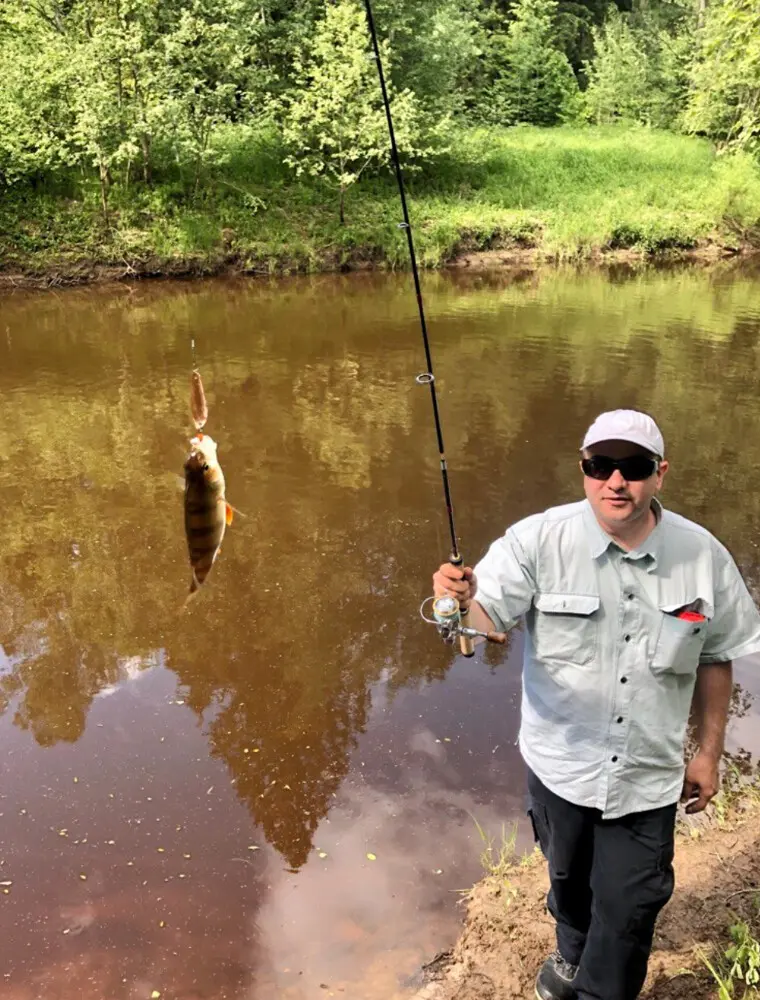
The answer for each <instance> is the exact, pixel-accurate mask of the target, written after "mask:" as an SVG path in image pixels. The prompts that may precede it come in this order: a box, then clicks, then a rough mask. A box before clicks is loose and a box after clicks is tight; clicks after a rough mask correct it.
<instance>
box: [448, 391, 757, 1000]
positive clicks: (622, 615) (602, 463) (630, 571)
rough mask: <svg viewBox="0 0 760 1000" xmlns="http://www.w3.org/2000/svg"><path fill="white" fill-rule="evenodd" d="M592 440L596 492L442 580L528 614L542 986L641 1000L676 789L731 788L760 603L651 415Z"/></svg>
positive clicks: (495, 610)
mask: <svg viewBox="0 0 760 1000" xmlns="http://www.w3.org/2000/svg"><path fill="white" fill-rule="evenodd" d="M581 454H582V458H581V463H580V464H581V470H582V472H583V476H584V480H583V481H584V487H585V493H586V500H585V501H581V502H579V503H573V504H567V505H565V506H562V507H555V508H552V509H550V510H547V511H545V512H544V513H542V514H536V515H534V516H532V517H528V518H526V519H525V520H523V521H520V522H519V523H518V524H515V525H514V526H513V527H511V528H510V529H509V530H508V531H507V532H506V534H505V535H504V536H503V537H502V538H500V539H499V540H498V541H496V542H494V544H493V545H492V546H491V548H490V549H489V551H488V553H487V554H486V555H485V557H484V558H483V559H482V560H481V562H480V563H479V564H478V565H477V566H476V568H475V571H474V572H473V570H471V569H469V568H467V569H465V570H464V571H462V570H461V569H457V568H456V567H454V566H452V565H451V564H445V565H444V566H441V568H440V569H439V570H438V572H437V573H436V574H435V576H434V578H433V582H434V587H435V594H436V596H441V595H443V594H450V595H452V596H454V597H456V598H457V599H458V600H459V601H460V603H461V604H462V606H463V607H469V608H470V623H469V624H470V625H471V626H472V627H474V628H477V629H482V630H483V631H489V630H491V629H494V628H496V629H499V630H504V629H506V628H510V627H511V626H512V625H514V624H515V623H516V621H517V620H518V619H519V618H521V617H522V616H524V619H525V627H526V636H525V654H524V663H523V701H522V726H521V730H520V749H521V752H522V755H523V758H524V760H525V762H526V764H527V767H528V790H529V800H530V809H529V814H530V816H531V819H532V823H533V829H534V833H535V836H536V840H537V841H538V843H539V844H540V846H541V849H542V851H543V853H544V855H545V856H546V859H547V861H548V865H549V874H550V880H551V890H550V892H549V896H548V908H549V910H550V912H551V913H552V915H553V917H554V918H555V920H556V924H557V951H556V952H555V953H554V954H553V955H551V956H550V957H549V958H548V959H547V960H546V962H545V963H544V965H543V966H542V968H541V970H540V972H539V975H538V979H537V981H536V996H537V997H538V998H539V1000H576V998H580V1000H634V998H635V997H636V996H638V994H639V992H640V990H641V987H642V985H643V983H644V979H645V977H646V971H647V963H648V961H649V955H650V952H651V947H652V937H653V933H654V926H655V921H656V919H657V915H658V913H659V912H660V910H661V909H662V907H663V906H664V905H665V903H666V902H667V901H668V900H669V899H670V896H671V895H672V892H673V868H672V860H673V844H674V827H675V819H676V807H677V803H678V800H679V798H681V800H682V801H685V802H688V805H687V807H686V811H687V812H689V813H695V812H699V811H701V810H703V809H704V808H705V807H706V806H707V804H708V802H709V801H710V800H711V799H712V798H713V796H714V795H715V794H716V793H717V791H718V787H719V778H718V768H719V763H720V758H721V754H722V752H723V741H724V735H725V729H726V721H727V717H728V708H729V702H730V699H731V691H732V676H731V661H732V660H733V659H734V658H736V657H738V656H744V655H746V654H748V653H753V652H757V651H758V650H760V615H759V614H758V611H757V609H756V607H755V605H754V603H753V601H752V598H751V597H750V595H749V593H748V591H747V588H746V586H745V585H744V582H743V581H742V578H741V576H740V575H739V572H738V570H737V568H736V565H735V564H734V561H733V559H732V558H731V556H730V555H729V553H728V551H727V550H726V549H725V548H724V547H723V545H721V543H720V542H719V541H718V540H717V539H716V538H714V537H713V536H712V535H711V534H710V533H709V532H708V531H706V530H705V529H704V528H702V527H700V526H699V525H697V524H694V523H693V522H691V521H687V520H686V519H685V518H683V517H680V516H679V515H677V514H673V513H671V512H670V511H667V510H664V509H663V507H662V505H661V504H660V503H659V501H658V500H657V499H656V494H657V492H658V491H659V490H660V488H661V487H662V483H663V479H664V478H665V475H666V473H667V471H668V463H667V461H666V460H665V458H664V455H665V446H664V443H663V438H662V434H661V433H660V431H659V429H658V427H657V425H656V424H655V422H654V420H652V418H651V417H649V416H647V415H646V414H644V413H640V412H638V411H636V410H615V411H612V412H609V413H603V414H602V415H601V416H599V417H598V418H597V419H596V420H595V421H594V423H593V424H592V426H591V427H590V428H589V430H588V432H587V434H586V437H585V439H584V441H583V445H582V449H581ZM476 598H477V599H476ZM692 705H693V710H694V718H695V722H696V732H697V739H698V745H699V750H698V752H697V754H696V756H695V757H694V758H693V759H692V760H691V761H690V762H689V764H688V766H687V767H686V771H685V774H684V764H683V744H684V736H685V731H686V726H687V722H688V718H689V713H690V707H691V706H692Z"/></svg>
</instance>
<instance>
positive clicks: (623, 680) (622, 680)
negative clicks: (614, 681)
mask: <svg viewBox="0 0 760 1000" xmlns="http://www.w3.org/2000/svg"><path fill="white" fill-rule="evenodd" d="M620 683H621V684H627V683H628V678H627V677H621V678H620Z"/></svg>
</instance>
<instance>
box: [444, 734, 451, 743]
mask: <svg viewBox="0 0 760 1000" xmlns="http://www.w3.org/2000/svg"><path fill="white" fill-rule="evenodd" d="M443 742H444V743H451V740H450V739H449V738H448V736H444V737H443Z"/></svg>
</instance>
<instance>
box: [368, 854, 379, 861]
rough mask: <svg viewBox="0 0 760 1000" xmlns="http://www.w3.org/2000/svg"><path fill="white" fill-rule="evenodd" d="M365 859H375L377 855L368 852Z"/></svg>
mask: <svg viewBox="0 0 760 1000" xmlns="http://www.w3.org/2000/svg"><path fill="white" fill-rule="evenodd" d="M367 860H368V861H377V855H376V854H368V855H367Z"/></svg>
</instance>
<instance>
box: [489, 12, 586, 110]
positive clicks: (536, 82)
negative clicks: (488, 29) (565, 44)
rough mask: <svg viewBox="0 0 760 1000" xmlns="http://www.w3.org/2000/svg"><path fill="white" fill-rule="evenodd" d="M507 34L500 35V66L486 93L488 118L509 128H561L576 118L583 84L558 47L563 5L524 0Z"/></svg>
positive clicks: (496, 36) (496, 43) (496, 38)
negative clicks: (522, 125)
mask: <svg viewBox="0 0 760 1000" xmlns="http://www.w3.org/2000/svg"><path fill="white" fill-rule="evenodd" d="M512 14H513V20H512V21H511V22H510V23H509V25H508V27H507V29H506V31H505V32H502V33H497V32H494V33H493V35H492V39H491V59H492V62H493V64H494V66H495V67H496V75H495V79H494V80H493V82H492V84H491V85H490V86H489V87H488V88H487V89H486V92H485V94H484V97H485V102H486V117H487V118H488V119H489V120H491V121H494V122H497V123H499V124H503V125H514V124H518V123H520V122H526V123H530V124H533V125H556V124H558V123H559V122H561V121H563V120H566V119H567V118H569V117H571V116H572V115H573V114H574V113H575V107H576V103H577V99H578V84H577V81H576V79H575V75H574V74H573V71H572V68H571V66H570V63H569V62H568V59H567V56H566V55H565V54H564V52H561V51H560V49H559V48H558V46H557V40H556V35H555V27H554V25H555V18H556V15H557V0H518V3H517V4H516V5H515V6H514V8H513V9H512Z"/></svg>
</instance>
